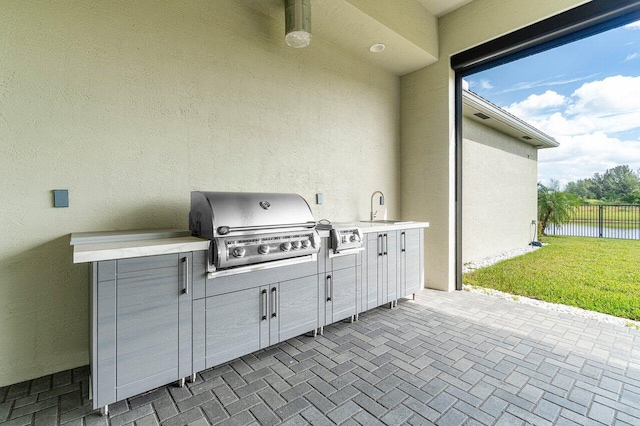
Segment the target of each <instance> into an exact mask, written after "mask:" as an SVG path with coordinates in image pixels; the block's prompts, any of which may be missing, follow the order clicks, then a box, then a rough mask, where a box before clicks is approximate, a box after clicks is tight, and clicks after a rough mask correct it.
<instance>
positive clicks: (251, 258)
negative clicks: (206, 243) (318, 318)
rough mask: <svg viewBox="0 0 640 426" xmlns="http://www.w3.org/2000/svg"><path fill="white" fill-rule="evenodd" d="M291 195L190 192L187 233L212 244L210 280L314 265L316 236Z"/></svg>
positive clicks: (302, 205)
mask: <svg viewBox="0 0 640 426" xmlns="http://www.w3.org/2000/svg"><path fill="white" fill-rule="evenodd" d="M315 225H316V223H315V221H314V220H313V214H312V213H311V209H310V208H309V205H308V204H307V202H306V201H305V200H304V198H302V197H301V196H299V195H296V194H267V193H248V192H203V191H193V192H192V193H191V211H190V212H189V229H190V230H191V233H192V234H193V235H195V236H198V237H200V238H206V239H209V240H211V242H212V244H211V246H210V247H211V248H210V256H209V272H210V276H221V275H229V274H235V273H241V272H249V271H254V270H258V269H266V268H273V267H277V266H283V265H291V264H295V263H301V262H309V261H314V260H316V258H317V253H318V251H319V250H320V237H319V236H318V232H317V231H316V230H315Z"/></svg>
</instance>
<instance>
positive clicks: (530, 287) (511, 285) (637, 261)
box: [463, 237, 640, 320]
mask: <svg viewBox="0 0 640 426" xmlns="http://www.w3.org/2000/svg"><path fill="white" fill-rule="evenodd" d="M543 241H545V242H548V243H550V244H549V245H547V246H544V247H542V248H541V249H539V250H537V251H535V252H532V253H528V254H526V255H523V256H519V257H516V258H513V259H508V260H505V261H503V262H500V263H497V264H495V265H492V266H489V267H486V268H482V269H478V270H476V271H474V272H470V273H467V274H464V276H463V282H464V283H465V284H471V285H475V286H479V287H487V288H492V289H496V290H500V291H504V292H507V293H511V294H516V295H520V296H526V297H531V298H534V299H540V300H546V301H548V302H553V303H562V304H565V305H572V306H577V307H579V308H583V309H589V310H592V311H597V312H603V313H606V314H610V315H615V316H618V317H624V318H629V319H633V320H640V241H633V240H614V239H605V238H582V237H545V238H544V239H543Z"/></svg>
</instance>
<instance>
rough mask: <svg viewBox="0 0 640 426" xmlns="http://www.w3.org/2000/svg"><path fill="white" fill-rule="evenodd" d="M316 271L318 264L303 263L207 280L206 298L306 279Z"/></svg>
mask: <svg viewBox="0 0 640 426" xmlns="http://www.w3.org/2000/svg"><path fill="white" fill-rule="evenodd" d="M317 271H318V262H305V263H299V264H297V265H291V266H282V267H279V268H273V269H265V270H262V271H255V272H247V273H244V274H237V275H229V276H227V277H218V278H207V297H210V296H216V295H219V294H225V293H231V292H233V291H240V290H245V289H248V288H253V287H260V286H263V285H268V284H272V283H277V282H281V281H288V280H294V279H296V278H303V277H308V276H311V275H316V274H317V273H318V272H317Z"/></svg>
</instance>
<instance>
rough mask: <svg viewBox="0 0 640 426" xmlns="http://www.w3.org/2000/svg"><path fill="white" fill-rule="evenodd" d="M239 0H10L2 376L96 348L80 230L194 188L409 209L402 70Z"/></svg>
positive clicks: (1, 115) (342, 212) (356, 210)
mask: <svg viewBox="0 0 640 426" xmlns="http://www.w3.org/2000/svg"><path fill="white" fill-rule="evenodd" d="M240 3H241V2H234V1H226V0H225V1H221V0H216V1H204V2H178V1H172V2H158V1H153V0H145V1H133V2H113V1H85V2H67V1H58V2H51V3H48V2H26V1H22V0H15V1H3V2H2V6H1V7H2V12H0V177H1V180H2V182H3V184H2V189H0V191H1V192H0V193H1V194H2V205H1V206H0V215H1V216H0V217H1V219H2V220H0V240H1V241H2V242H1V243H0V271H1V272H0V295H1V296H0V386H4V385H7V384H11V383H16V382H20V381H23V380H27V379H31V378H33V377H38V376H42V375H45V374H48V373H52V372H56V371H61V370H64V369H67V368H71V367H77V366H80V365H84V364H87V363H88V361H89V355H88V349H89V341H88V336H89V331H88V327H89V317H88V298H89V297H88V291H89V290H88V289H89V282H88V280H89V272H88V271H89V268H88V266H87V265H86V264H82V265H74V264H72V258H71V247H70V246H69V233H71V232H79V231H98V230H115V229H140V228H167V227H168V228H173V227H177V228H183V229H184V228H187V227H188V223H187V213H188V210H189V193H190V191H192V190H216V191H226V190H229V191H257V192H295V193H299V194H301V195H303V196H304V197H305V198H306V199H307V200H308V201H309V203H310V204H311V207H312V209H313V211H314V213H315V217H316V219H322V218H330V219H332V220H343V221H344V220H355V219H362V218H367V217H368V215H369V204H370V196H371V193H372V192H373V191H375V190H382V191H383V192H384V193H385V196H386V200H387V203H386V207H387V208H388V210H389V213H388V216H389V217H390V218H397V217H398V216H399V213H400V193H399V171H398V169H399V159H398V156H399V133H400V131H399V127H398V126H399V110H400V106H399V78H398V77H397V76H395V75H392V74H390V73H389V72H386V71H383V70H381V69H380V68H377V67H375V66H372V65H371V64H369V63H366V62H363V61H362V60H359V59H356V58H354V57H353V56H351V55H349V54H347V53H345V52H344V51H342V50H340V49H338V48H336V47H334V46H333V45H331V44H329V43H327V42H325V41H323V40H322V39H320V38H314V39H313V43H312V44H311V46H309V47H308V48H305V49H293V48H290V47H287V46H286V45H285V43H284V34H283V29H284V21H283V20H282V19H275V18H269V17H265V16H263V15H260V14H258V13H257V12H256V11H255V9H247V8H244V7H243V6H241V5H240ZM283 4H284V3H283ZM62 188H68V189H69V191H70V192H69V198H70V207H69V208H60V209H54V208H52V195H51V190H52V189H62ZM316 192H322V193H323V194H324V195H325V196H324V203H323V204H322V205H315V204H314V203H313V201H314V200H315V197H314V195H315V193H316Z"/></svg>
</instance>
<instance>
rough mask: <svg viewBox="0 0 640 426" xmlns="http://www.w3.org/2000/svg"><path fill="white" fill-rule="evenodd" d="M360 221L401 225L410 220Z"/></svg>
mask: <svg viewBox="0 0 640 426" xmlns="http://www.w3.org/2000/svg"><path fill="white" fill-rule="evenodd" d="M360 222H362V223H380V224H385V223H386V224H391V225H401V224H403V223H411V221H410V220H405V221H402V220H361V221H360Z"/></svg>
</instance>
